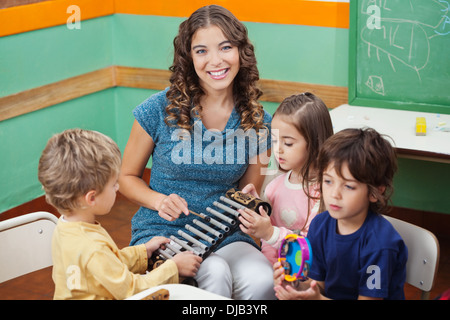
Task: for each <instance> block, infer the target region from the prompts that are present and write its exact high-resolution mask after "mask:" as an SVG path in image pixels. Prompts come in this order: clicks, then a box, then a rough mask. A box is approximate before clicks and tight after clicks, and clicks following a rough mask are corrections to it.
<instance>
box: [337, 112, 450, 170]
mask: <svg viewBox="0 0 450 320" xmlns="http://www.w3.org/2000/svg"><path fill="white" fill-rule="evenodd" d="M330 115H331V120H332V122H333V127H334V132H335V133H336V132H338V131H341V130H342V129H345V128H362V127H371V128H373V129H375V130H377V131H378V132H379V133H381V134H385V135H388V136H390V137H391V138H392V140H393V141H394V146H395V147H396V149H397V152H398V154H399V155H401V156H403V157H407V158H416V159H421V160H428V161H436V162H444V163H450V115H447V114H436V113H427V112H415V111H405V110H395V109H384V108H369V107H360V106H350V105H348V104H344V105H341V106H339V107H337V108H335V109H332V110H331V111H330ZM417 117H425V119H426V123H427V133H426V135H425V136H416V118H417Z"/></svg>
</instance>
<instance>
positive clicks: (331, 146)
mask: <svg viewBox="0 0 450 320" xmlns="http://www.w3.org/2000/svg"><path fill="white" fill-rule="evenodd" d="M385 137H386V138H388V137H387V136H385V135H381V134H379V133H378V132H377V131H376V130H374V129H372V128H362V129H353V128H352V129H344V130H342V131H339V132H338V133H336V134H334V135H333V136H331V137H330V138H328V139H327V141H325V143H324V144H323V146H322V148H321V149H320V152H319V156H318V159H317V163H318V165H317V167H318V171H319V181H320V182H322V178H323V172H324V171H325V170H326V169H327V167H328V166H329V165H333V166H334V169H335V170H336V172H337V173H338V175H340V176H341V177H342V166H343V165H348V169H349V171H350V173H351V174H352V176H353V177H354V178H355V179H356V180H357V181H359V182H361V183H365V184H367V186H368V189H369V194H368V196H369V195H373V196H374V197H375V198H376V199H377V201H376V202H371V203H370V206H369V209H370V210H371V211H373V212H377V213H380V214H384V213H386V212H387V211H389V206H388V205H389V203H388V202H389V200H390V198H391V196H392V193H393V179H394V174H395V172H396V171H397V156H396V152H395V149H394V147H393V146H392V145H391V143H390V142H389V141H388V140H387V139H386V138H385ZM380 187H381V188H380ZM321 191H322V183H321Z"/></svg>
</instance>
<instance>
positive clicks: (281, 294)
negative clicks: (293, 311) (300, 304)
mask: <svg viewBox="0 0 450 320" xmlns="http://www.w3.org/2000/svg"><path fill="white" fill-rule="evenodd" d="M274 289H275V295H276V296H277V298H278V299H280V300H321V299H323V298H325V297H324V296H322V295H321V294H320V288H319V286H318V285H317V282H316V281H314V280H312V281H311V283H310V287H309V288H308V289H306V290H304V291H297V290H296V289H294V288H293V287H292V286H290V285H287V286H282V285H278V286H275V287H274Z"/></svg>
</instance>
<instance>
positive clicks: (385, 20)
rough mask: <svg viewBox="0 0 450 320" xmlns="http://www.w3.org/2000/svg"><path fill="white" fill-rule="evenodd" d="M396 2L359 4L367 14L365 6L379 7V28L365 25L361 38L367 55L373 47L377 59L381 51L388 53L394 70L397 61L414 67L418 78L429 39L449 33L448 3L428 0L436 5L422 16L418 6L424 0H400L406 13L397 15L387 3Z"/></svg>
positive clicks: (426, 60)
mask: <svg viewBox="0 0 450 320" xmlns="http://www.w3.org/2000/svg"><path fill="white" fill-rule="evenodd" d="M399 1H400V0H366V1H365V2H364V3H363V4H362V6H361V13H362V14H364V15H367V10H366V9H367V7H368V6H374V5H376V6H379V8H380V20H381V28H379V29H377V28H372V29H369V28H368V27H367V25H364V27H363V28H362V29H361V32H360V38H361V40H362V41H363V42H364V43H366V44H367V55H368V57H369V58H370V57H371V52H372V51H373V49H374V50H375V53H376V57H377V60H378V61H380V53H381V54H385V55H386V56H387V58H388V60H389V63H390V66H391V68H392V70H393V71H394V72H396V64H395V62H399V63H401V64H403V65H405V66H406V67H408V68H411V69H412V70H414V71H415V72H416V74H417V77H418V79H419V81H421V77H420V70H422V69H424V68H426V67H427V65H428V63H429V59H430V51H431V50H432V48H431V46H430V39H431V38H432V37H435V36H446V35H449V36H450V18H449V17H448V13H449V10H450V5H449V3H448V1H443V0H431V2H434V4H435V6H432V7H431V9H429V10H432V12H431V14H427V15H423V12H422V9H418V8H419V5H420V3H421V1H423V0H406V1H405V0H401V3H402V5H403V6H402V7H403V9H405V11H406V13H405V12H402V15H401V16H396V12H395V10H392V9H391V8H390V5H395V6H398V5H399V3H400V2H399ZM447 29H449V30H447ZM446 31H448V32H446ZM372 90H373V89H372Z"/></svg>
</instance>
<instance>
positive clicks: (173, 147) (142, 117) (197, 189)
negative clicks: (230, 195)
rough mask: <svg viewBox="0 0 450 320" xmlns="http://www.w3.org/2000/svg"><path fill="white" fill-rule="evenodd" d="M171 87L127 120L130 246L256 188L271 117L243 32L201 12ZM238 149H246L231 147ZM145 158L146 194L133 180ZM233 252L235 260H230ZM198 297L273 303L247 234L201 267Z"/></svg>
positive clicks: (181, 48)
mask: <svg viewBox="0 0 450 320" xmlns="http://www.w3.org/2000/svg"><path fill="white" fill-rule="evenodd" d="M174 49H175V50H174V61H173V64H172V66H171V67H170V70H171V71H172V75H171V78H170V82H171V85H170V87H169V88H168V89H166V90H164V91H162V92H159V93H157V94H155V95H153V96H151V97H150V98H148V99H147V100H146V101H144V102H143V103H142V104H141V105H139V106H138V107H136V109H135V110H134V111H133V113H134V116H135V118H136V120H135V121H134V124H133V127H132V130H131V134H130V138H129V141H128V143H127V146H126V148H125V151H124V156H123V164H122V170H121V176H120V180H119V182H120V186H121V188H120V190H121V192H122V193H123V194H124V195H125V196H127V197H128V198H129V199H131V200H132V201H134V202H136V203H138V204H139V205H140V206H141V208H140V209H139V211H138V212H137V213H136V214H135V216H134V217H133V219H132V239H131V244H132V245H135V244H140V243H144V242H146V241H148V239H150V238H151V237H153V236H156V235H158V236H166V237H169V236H170V235H176V234H177V231H178V230H179V229H183V228H184V225H185V224H186V223H189V222H191V221H192V220H193V219H194V218H196V217H195V216H193V215H191V214H189V210H192V211H194V212H202V213H203V212H204V213H206V210H205V208H207V207H208V206H212V203H213V202H214V201H217V200H218V199H219V197H220V196H223V195H224V194H225V192H226V191H227V190H228V189H230V188H232V187H235V188H242V187H243V186H245V185H247V184H248V183H253V184H255V185H256V186H257V187H258V188H260V187H261V186H262V183H263V180H264V176H262V175H261V174H260V173H261V171H260V170H261V169H262V168H263V167H264V166H266V164H267V162H268V161H267V159H268V156H269V149H270V139H269V137H270V134H269V124H270V121H271V117H270V115H268V114H267V113H266V112H264V110H263V108H262V106H261V104H260V103H258V101H257V99H258V98H259V97H260V95H261V94H262V93H261V91H260V90H259V89H257V88H256V81H257V80H258V78H259V73H258V70H257V68H256V58H255V55H254V50H253V46H252V44H251V43H250V42H249V40H248V36H247V30H246V28H245V26H244V25H243V24H242V23H241V22H239V21H238V20H237V19H236V18H235V17H234V16H233V15H232V14H231V13H230V12H229V11H228V10H226V9H224V8H222V7H220V6H215V5H212V6H206V7H203V8H200V9H198V10H197V11H196V12H194V13H193V14H192V15H191V17H190V18H189V19H187V20H186V21H184V22H183V23H181V25H180V28H179V33H178V35H177V36H176V37H175V40H174ZM235 139H237V140H241V142H242V139H244V140H245V148H242V143H240V142H238V143H236V140H235ZM150 156H152V173H151V180H150V186H149V187H150V188H149V187H148V186H147V185H146V183H145V182H144V181H143V180H142V179H141V177H142V174H143V171H144V169H145V166H146V164H147V162H148V160H149V158H150ZM236 253H238V254H236ZM195 279H196V280H197V282H198V285H199V287H200V288H203V289H205V290H208V291H212V292H215V293H217V294H221V295H224V296H227V297H233V298H235V299H273V298H274V291H273V282H272V268H271V265H270V263H269V262H268V261H267V260H266V259H265V257H264V256H263V255H262V254H261V252H260V251H259V247H258V246H257V245H256V244H255V243H254V241H253V240H252V239H251V238H250V237H249V236H247V235H245V234H243V233H241V232H236V233H234V234H233V235H231V236H229V237H227V238H226V239H225V240H224V241H223V243H222V244H221V246H220V247H219V249H218V250H217V251H216V252H215V253H213V254H211V255H210V256H209V257H208V259H205V260H204V261H203V262H202V264H201V266H200V268H199V270H198V273H197V275H196V277H195Z"/></svg>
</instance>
